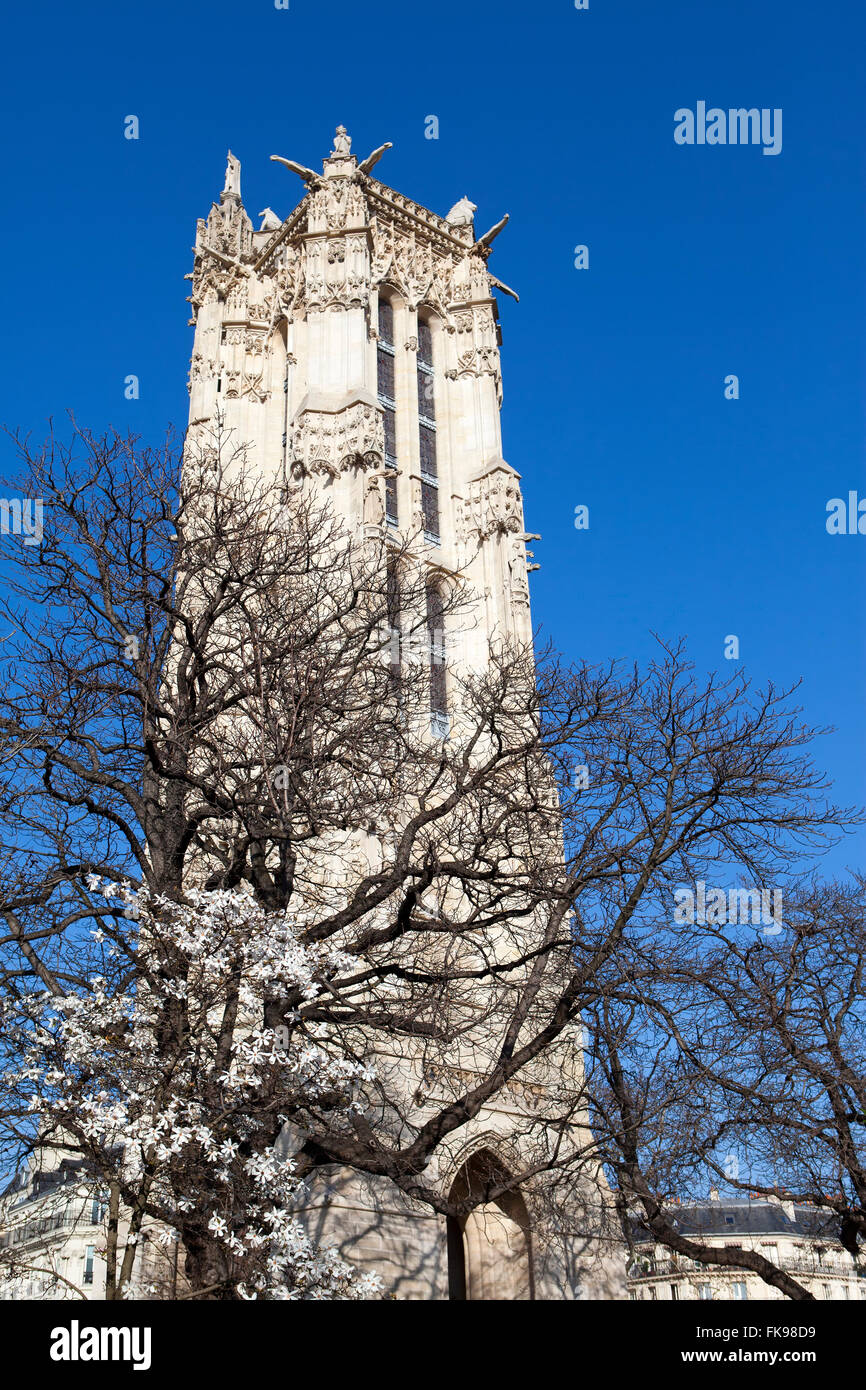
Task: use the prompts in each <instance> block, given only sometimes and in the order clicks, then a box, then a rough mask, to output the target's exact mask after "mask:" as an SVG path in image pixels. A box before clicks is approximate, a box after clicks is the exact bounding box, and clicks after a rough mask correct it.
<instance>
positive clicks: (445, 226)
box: [189, 126, 616, 1298]
mask: <svg viewBox="0 0 866 1390" xmlns="http://www.w3.org/2000/svg"><path fill="white" fill-rule="evenodd" d="M389 148H390V146H389V145H383V146H382V147H381V148H380V149H378V150H375V151H374V152H373V153H372V154H371V155H369V156H368V157H367V158H366V159H364V160H362V161H360V162H359V160H358V159H357V158H356V157H355V156H354V155H353V154H352V153H351V141H350V139H349V136H348V135H347V133H346V131H345V129H344V128H343V127H342V126H340V127H338V129H337V132H336V136H335V139H334V147H333V150H332V151H331V153H330V154H329V155H328V156H327V158H326V159H325V160H324V165H323V169H322V172H321V173H318V172H316V171H315V170H313V169H309V168H307V167H305V166H303V165H300V164H296V163H295V162H293V161H291V160H288V159H283V158H281V157H280V156H272V158H273V159H277V160H278V162H279V163H281V164H283V165H285V166H286V167H287V168H288V169H289V171H290V172H291V173H292V174H293V175H297V176H299V177H300V178H301V179H302V180H303V181H304V183H305V184H306V192H305V195H304V197H303V198H302V200H301V201H300V202H299V203H298V205H297V207H295V208H294V210H293V211H292V212H291V213H290V214H289V215H288V216H287V217H286V218H285V220H284V221H280V219H279V217H278V216H277V215H276V214H275V213H273V212H272V211H271V210H270V209H269V208H268V209H265V211H264V212H263V213H260V214H259V217H260V218H261V219H262V222H261V227H260V229H259V230H258V231H256V230H254V228H253V225H252V223H251V221H250V218H249V216H248V215H247V213H246V211H245V210H244V206H243V203H242V201H241V191H240V165H239V162H238V161H237V159H235V157H234V156H233V155H232V154H231V153H230V154H229V156H228V167H227V170H226V179H225V187H224V189H223V191H222V193H221V194H220V200H219V203H218V204H217V203H215V204H214V205H213V207H212V208H211V211H210V213H209V215H208V217H207V218H206V219H202V220H200V221H199V223H198V228H197V235H196V244H195V264H194V270H193V273H192V275H191V277H190V278H191V279H192V295H191V297H190V302H191V304H192V306H193V313H194V318H193V320H192V322H193V323H194V324H195V341H194V348H193V354H192V363H191V369H190V381H189V389H190V430H191V433H192V436H193V438H195V434H196V431H197V430H200V431H203V432H204V431H207V430H209V429H210V428H211V427H212V426H213V424H214V421H215V420H216V418H217V416H219V417H220V418H221V420H222V422H223V424H224V426H225V427H226V428H227V429H229V430H231V431H232V432H233V434H234V437H235V438H236V439H238V440H243V441H244V442H245V443H248V445H249V446H250V460H251V462H252V463H253V464H254V466H255V467H256V468H257V469H259V470H261V472H262V473H263V475H265V476H266V477H267V478H269V479H272V480H277V481H279V482H280V483H281V484H282V485H284V486H286V487H287V488H297V487H304V488H310V489H314V490H317V491H320V492H321V493H322V494H323V495H325V494H326V495H327V497H328V498H329V500H330V502H331V505H332V506H333V507H334V509H335V510H336V511H337V512H338V514H340V515H341V516H342V517H343V518H344V519H345V521H346V522H347V524H348V526H349V528H350V529H351V530H352V531H353V532H357V534H359V535H360V536H363V535H364V534H367V533H369V532H370V530H371V529H372V530H373V531H374V532H375V533H376V534H380V535H381V534H383V533H384V534H387V532H388V529H389V528H390V529H392V530H393V532H394V533H395V534H399V535H400V536H401V538H404V539H405V538H407V537H408V538H410V540H411V543H412V545H413V546H414V550H415V554H416V556H417V558H418V563H419V564H421V565H428V566H429V567H430V568H431V570H432V571H434V572H435V573H436V574H437V575H442V576H443V577H445V578H448V577H451V578H452V579H454V580H457V579H458V578H459V580H460V581H461V582H462V583H463V584H464V585H466V586H467V588H468V589H469V591H470V592H471V593H472V594H473V596H474V600H475V605H476V622H475V624H474V626H473V628H472V631H471V632H469V633H468V634H466V636H465V644H464V646H463V648H462V651H461V660H462V661H465V662H466V663H468V664H469V665H472V664H473V663H474V664H476V665H477V666H481V665H483V664H484V663H486V662H487V661H488V652H489V642H490V640H491V638H492V639H494V640H495V639H496V638H497V637H502V638H506V639H512V640H514V641H517V642H521V643H523V642H527V643H528V642H530V641H531V633H532V629H531V619H530V607H529V586H528V580H527V570H528V569H533V568H535V566H534V565H533V564H531V563H529V562H528V559H527V557H529V561H531V558H532V557H531V552H528V551H527V550H526V542H527V541H532V540H533V539H538V538H537V537H533V536H530V535H529V534H527V532H526V530H525V528H524V520H523V504H522V498H521V491H520V477H519V474H518V473H517V472H516V471H515V470H514V469H513V468H512V467H511V466H510V465H509V464H508V463H506V461H505V459H504V458H503V455H502V438H501V428H500V415H499V412H500V406H501V402H502V376H501V370H500V361H499V343H500V340H501V339H500V332H499V327H498V307H497V302H496V298H495V293H494V291H499V292H501V293H505V294H508V295H512V296H513V297H514V298H516V295H514V292H513V291H512V290H509V289H508V287H507V286H505V285H503V284H502V283H501V281H499V280H498V279H497V278H496V277H495V276H494V275H493V274H492V273H491V272H490V270H489V269H488V259H489V256H490V250H491V244H492V242H493V240H494V238H495V236H496V235H497V234H498V232H499V231H500V230H501V229H502V227H503V226H504V225H505V222H506V221H507V218H503V219H502V221H501V222H499V223H497V225H496V226H494V227H493V228H491V229H490V231H488V232H487V233H485V234H484V235H483V236H481V237H478V236H476V232H475V227H474V221H473V215H474V213H475V207H474V205H473V204H472V203H471V202H470V201H469V200H468V198H465V197H464V198H461V199H460V201H459V202H457V203H456V204H455V205H454V207H452V208H451V210H450V212H448V213H447V215H446V216H445V217H440V216H438V215H437V214H436V213H434V212H431V211H429V210H428V209H427V208H425V207H422V206H421V205H420V204H418V203H416V202H413V201H412V200H411V199H410V198H407V197H405V196H404V195H403V194H401V193H397V192H395V191H394V190H393V189H391V188H389V187H387V186H386V185H385V184H383V183H380V182H379V181H378V180H377V179H376V178H374V177H373V174H372V172H371V171H372V170H373V168H374V166H375V165H376V164H377V163H378V161H379V159H380V158H381V156H382V155H383V154H384V153H385V152H386V151H387V150H388V149H389ZM431 719H432V725H433V731H434V733H436V732H438V733H440V734H446V733H447V731H448V722H449V714H448V710H447V705H446V702H445V699H444V695H443V697H442V699H441V700H437V698H436V695H435V692H434V695H433V700H432V706H431ZM437 725H438V727H437ZM398 1065H403V1066H404V1068H405V1070H406V1071H407V1080H406V1087H407V1093H410V1094H411V1091H412V1090H413V1089H414V1088H415V1087H416V1086H417V1085H418V1080H419V1078H418V1075H417V1073H413V1067H412V1063H411V1061H406V1060H405V1059H403V1060H402V1061H401V1062H400V1063H398ZM555 1065H557V1066H560V1065H561V1066H568V1065H574V1063H573V1062H569V1060H568V1059H562V1058H560V1060H559V1062H557V1063H555ZM409 1073H412V1075H411V1076H410V1075H409ZM540 1080H541V1084H540V1086H537V1087H535V1088H534V1094H532V1095H531V1094H530V1093H531V1092H533V1087H532V1086H531V1085H528V1086H526V1087H524V1088H523V1090H524V1094H523V1095H522V1097H519V1096H517V1095H516V1094H515V1099H514V1105H515V1106H517V1107H522V1109H523V1112H524V1113H525V1109H526V1104H527V1102H528V1103H529V1104H530V1105H533V1106H537V1104H538V1095H539V1094H542V1093H543V1089H544V1080H543V1078H541V1079H540ZM518 1089H519V1088H518ZM512 1120H513V1116H510V1115H509V1111H508V1105H507V1104H500V1105H498V1106H497V1107H496V1111H495V1113H490V1114H486V1115H485V1116H483V1117H482V1118H481V1119H479V1121H478V1122H476V1123H475V1124H474V1126H473V1127H472V1129H471V1132H469V1131H468V1130H467V1132H466V1133H465V1134H464V1135H463V1137H462V1140H461V1143H462V1147H461V1148H460V1150H459V1151H458V1152H454V1153H450V1154H443V1157H442V1159H441V1166H442V1171H441V1174H440V1175H439V1179H438V1180H439V1181H441V1184H442V1186H443V1189H448V1188H453V1187H454V1186H455V1185H456V1186H457V1187H458V1188H460V1190H463V1191H466V1192H470V1191H472V1190H473V1184H475V1183H478V1182H480V1181H482V1180H483V1177H484V1171H485V1167H486V1168H487V1170H488V1171H489V1170H490V1168H491V1166H492V1167H493V1168H495V1169H496V1170H497V1171H501V1170H502V1169H503V1168H507V1166H508V1155H507V1149H508V1133H509V1128H510V1127H511V1125H512ZM602 1188H603V1184H602ZM600 1192H601V1188H599V1187H595V1188H594V1191H593V1193H592V1194H590V1195H589V1196H588V1197H587V1198H586V1199H585V1201H584V1208H585V1207H586V1205H587V1203H589V1204H593V1203H596V1204H597V1205H598V1206H599V1210H600V1211H601V1208H605V1209H606V1207H607V1203H606V1202H605V1201H604V1198H603V1196H602V1197H600V1196H599V1194H600ZM308 1215H309V1223H310V1226H311V1229H312V1231H313V1233H314V1234H315V1235H316V1236H317V1238H319V1239H321V1240H327V1241H330V1242H332V1243H333V1242H334V1241H336V1242H337V1243H338V1244H339V1246H340V1248H341V1251H342V1252H343V1253H344V1255H345V1256H346V1258H347V1259H349V1260H350V1261H352V1262H353V1263H356V1264H362V1265H372V1266H374V1267H375V1268H376V1269H377V1270H378V1271H379V1272H380V1273H381V1274H382V1277H383V1279H384V1281H385V1285H386V1288H388V1289H389V1290H390V1291H392V1292H394V1293H395V1294H396V1295H397V1296H398V1297H409V1298H447V1297H449V1296H451V1297H458V1298H459V1297H469V1298H494V1297H508V1298H532V1297H541V1298H574V1297H580V1296H587V1295H590V1296H591V1295H592V1294H596V1295H597V1294H598V1293H599V1292H604V1294H605V1296H616V1295H615V1293H614V1294H613V1295H611V1288H610V1265H609V1263H608V1262H607V1261H606V1260H604V1259H599V1257H598V1256H599V1251H598V1249H597V1248H596V1249H594V1250H592V1251H588V1250H587V1245H586V1241H585V1240H583V1239H575V1240H571V1239H570V1236H569V1232H568V1229H567V1228H568V1224H569V1223H568V1221H567V1220H565V1221H563V1222H561V1223H556V1222H555V1223H554V1225H556V1226H557V1229H555V1230H553V1229H551V1228H548V1229H547V1230H546V1231H544V1232H542V1231H540V1230H536V1229H534V1226H533V1221H532V1217H531V1213H530V1211H529V1208H528V1207H527V1205H526V1203H525V1202H524V1200H523V1197H522V1195H521V1194H520V1193H518V1192H515V1193H514V1194H509V1198H508V1200H507V1201H505V1202H500V1203H498V1204H494V1205H491V1206H490V1207H489V1208H484V1207H479V1208H478V1209H477V1212H476V1213H473V1214H472V1218H471V1220H470V1221H467V1222H466V1226H465V1228H463V1229H460V1230H455V1229H453V1225H449V1224H448V1223H447V1222H446V1220H445V1219H444V1218H443V1217H440V1216H437V1215H436V1214H435V1213H433V1212H432V1211H431V1210H429V1209H428V1208H426V1207H425V1208H424V1209H422V1208H421V1207H419V1206H415V1205H414V1204H412V1203H411V1202H409V1201H408V1200H406V1199H404V1198H402V1196H401V1194H400V1193H399V1192H395V1190H394V1189H393V1188H392V1187H390V1185H388V1184H386V1183H384V1181H380V1180H377V1179H368V1178H361V1177H358V1176H357V1175H354V1174H348V1173H345V1172H342V1171H336V1172H333V1173H332V1174H331V1176H330V1178H329V1179H328V1180H327V1182H325V1183H319V1184H318V1186H317V1187H316V1188H315V1189H314V1190H313V1191H312V1193H311V1197H310V1206H309V1213H308ZM603 1216H604V1212H601V1215H600V1216H599V1217H598V1220H597V1221H596V1223H595V1224H596V1226H598V1224H599V1223H601V1222H602V1220H603ZM586 1225H587V1223H586V1221H585V1220H584V1221H583V1222H582V1229H583V1230H584V1231H585V1230H586Z"/></svg>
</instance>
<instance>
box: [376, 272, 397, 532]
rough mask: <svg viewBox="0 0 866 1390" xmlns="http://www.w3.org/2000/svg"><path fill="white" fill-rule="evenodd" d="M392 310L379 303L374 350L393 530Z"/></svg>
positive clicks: (387, 500) (387, 512) (387, 517)
mask: <svg viewBox="0 0 866 1390" xmlns="http://www.w3.org/2000/svg"><path fill="white" fill-rule="evenodd" d="M394 366H395V352H394V306H393V304H392V303H391V301H390V300H388V299H380V300H379V341H378V344H377V347H376V394H377V396H378V400H379V404H380V405H381V407H382V415H383V425H384V429H385V520H386V522H387V523H388V525H389V526H396V525H397V522H398V512H397V402H396V399H395V386H394Z"/></svg>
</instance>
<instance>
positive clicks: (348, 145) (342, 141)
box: [331, 125, 352, 159]
mask: <svg viewBox="0 0 866 1390" xmlns="http://www.w3.org/2000/svg"><path fill="white" fill-rule="evenodd" d="M351 152H352V140H351V136H349V135H347V134H346V127H345V126H344V125H338V126H337V133H336V135H335V136H334V148H333V150H332V151H331V158H332V159H334V158H337V159H346V158H347V157H348V156H349V155H350V154H351Z"/></svg>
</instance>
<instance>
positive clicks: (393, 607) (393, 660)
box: [385, 555, 400, 680]
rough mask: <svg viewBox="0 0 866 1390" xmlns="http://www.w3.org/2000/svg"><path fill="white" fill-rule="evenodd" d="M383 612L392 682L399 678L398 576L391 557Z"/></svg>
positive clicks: (386, 576) (389, 558)
mask: <svg viewBox="0 0 866 1390" xmlns="http://www.w3.org/2000/svg"><path fill="white" fill-rule="evenodd" d="M385 610H386V617H387V622H388V649H389V661H388V667H389V670H390V672H391V677H392V679H393V680H399V677H400V576H399V574H398V573H397V564H396V561H395V560H394V558H393V556H390V555H389V557H388V560H387V569H386V572H385Z"/></svg>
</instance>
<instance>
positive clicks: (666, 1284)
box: [628, 1196, 866, 1301]
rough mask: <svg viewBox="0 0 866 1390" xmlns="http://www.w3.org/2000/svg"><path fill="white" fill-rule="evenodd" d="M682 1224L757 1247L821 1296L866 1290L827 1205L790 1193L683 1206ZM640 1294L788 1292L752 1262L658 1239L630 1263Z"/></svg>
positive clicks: (643, 1245)
mask: <svg viewBox="0 0 866 1390" xmlns="http://www.w3.org/2000/svg"><path fill="white" fill-rule="evenodd" d="M673 1216H674V1221H675V1224H676V1227H677V1230H678V1231H679V1232H680V1234H681V1235H683V1236H691V1237H693V1238H694V1239H695V1240H700V1241H702V1242H703V1243H704V1244H707V1245H710V1246H711V1247H713V1248H716V1249H732V1248H734V1249H743V1250H752V1251H755V1252H756V1253H757V1254H759V1255H763V1257H764V1258H765V1259H767V1260H771V1261H772V1263H773V1264H777V1265H778V1266H779V1268H780V1269H783V1270H785V1271H786V1272H787V1273H788V1274H790V1275H791V1277H792V1278H794V1279H796V1280H797V1282H798V1283H799V1284H802V1286H803V1287H804V1288H806V1289H808V1291H809V1293H811V1294H813V1295H814V1297H815V1298H820V1299H842V1300H844V1299H850V1300H859V1299H863V1298H866V1277H864V1276H866V1270H864V1269H863V1268H862V1266H858V1263H857V1261H856V1260H854V1258H853V1257H852V1256H851V1255H850V1254H849V1252H848V1251H847V1250H845V1249H844V1248H843V1246H842V1245H841V1244H840V1242H839V1240H838V1239H837V1237H836V1236H835V1235H833V1234H832V1233H831V1231H830V1229H829V1225H828V1222H827V1216H826V1213H820V1212H818V1211H817V1210H816V1209H815V1208H814V1207H808V1206H802V1205H800V1204H799V1203H794V1202H790V1201H781V1200H780V1201H775V1200H767V1199H764V1198H752V1199H748V1200H746V1199H743V1200H739V1199H728V1198H725V1199H723V1200H720V1199H719V1198H718V1196H715V1197H714V1198H711V1200H710V1201H709V1202H701V1203H694V1204H689V1205H685V1204H684V1205H682V1206H678V1207H676V1208H675V1209H674V1212H673ZM628 1286H629V1297H630V1298H631V1299H633V1300H645V1299H650V1300H659V1301H665V1300H667V1301H670V1300H671V1299H673V1300H678V1299H706V1300H718V1299H722V1300H726V1299H779V1298H784V1297H785V1295H784V1294H783V1293H782V1292H781V1290H779V1289H777V1288H775V1287H774V1286H773V1285H772V1284H767V1283H765V1281H764V1280H763V1279H762V1278H761V1277H760V1275H758V1274H754V1273H752V1271H751V1270H747V1269H734V1268H722V1267H721V1266H717V1265H716V1266H714V1265H704V1264H701V1263H700V1262H699V1261H697V1260H690V1259H686V1258H685V1257H683V1256H682V1255H676V1254H675V1253H674V1252H673V1251H672V1250H668V1249H667V1248H666V1247H664V1246H661V1245H656V1244H655V1243H654V1242H653V1241H651V1240H650V1241H646V1240H645V1241H638V1242H637V1244H636V1246H635V1257H634V1259H633V1260H632V1263H631V1265H630V1266H629V1271H628Z"/></svg>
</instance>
